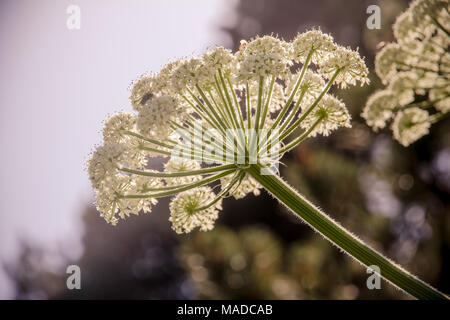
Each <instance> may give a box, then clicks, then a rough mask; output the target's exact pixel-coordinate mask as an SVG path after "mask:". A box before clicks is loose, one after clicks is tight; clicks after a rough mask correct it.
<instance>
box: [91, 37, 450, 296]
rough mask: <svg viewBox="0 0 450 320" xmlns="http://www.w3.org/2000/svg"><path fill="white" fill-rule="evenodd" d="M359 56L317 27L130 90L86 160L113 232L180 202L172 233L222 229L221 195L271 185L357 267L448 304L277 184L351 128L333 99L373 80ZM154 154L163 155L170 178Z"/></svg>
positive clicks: (170, 69) (194, 63)
mask: <svg viewBox="0 0 450 320" xmlns="http://www.w3.org/2000/svg"><path fill="white" fill-rule="evenodd" d="M367 74H368V70H367V68H366V65H365V63H364V61H363V59H361V57H360V55H359V53H358V52H357V51H354V50H351V49H350V48H345V47H341V46H339V45H337V44H336V43H335V42H334V40H333V38H332V37H330V36H329V35H326V34H323V33H322V32H320V31H319V30H311V31H308V32H306V33H303V34H299V35H298V36H297V37H296V38H295V39H294V40H293V41H291V42H286V41H283V40H280V39H278V38H276V37H272V36H264V37H258V38H255V39H253V40H252V41H250V42H248V43H247V42H245V41H242V42H241V47H240V49H239V50H238V51H237V52H236V53H232V52H231V51H230V50H227V49H224V48H222V47H218V48H216V49H213V50H210V51H208V52H206V53H205V54H204V55H203V56H201V57H193V58H189V59H182V60H177V61H173V62H170V63H168V64H167V65H166V66H164V67H163V68H162V69H161V71H160V72H159V73H158V74H155V75H153V74H151V75H145V76H143V77H141V78H140V79H139V80H137V81H136V83H135V84H134V86H133V89H132V93H131V97H130V101H131V105H132V107H133V109H134V110H135V111H136V112H137V115H136V114H134V113H127V112H120V113H118V114H115V115H113V116H112V117H111V118H109V119H108V120H107V121H106V123H105V127H104V129H103V136H104V142H105V144H104V145H103V146H100V147H98V148H97V150H96V151H95V152H94V153H93V155H92V157H91V158H90V160H89V161H88V172H89V176H90V179H91V182H92V185H93V187H94V188H95V189H96V190H97V191H96V205H97V209H98V211H99V212H100V215H101V216H102V217H103V218H105V220H106V221H107V222H109V223H111V224H113V225H115V224H117V223H118V221H119V219H120V218H122V219H125V218H127V217H128V216H129V215H131V214H138V213H139V212H150V211H151V209H152V206H153V205H155V204H156V203H157V200H158V198H161V197H172V198H171V202H170V205H169V208H170V218H169V221H170V222H171V224H172V228H173V229H174V230H175V231H176V232H177V233H188V232H191V231H192V230H194V229H196V228H199V229H200V230H201V231H208V230H211V229H212V228H213V227H214V223H215V221H216V219H217V218H218V215H219V212H220V210H221V209H222V200H223V198H225V197H234V198H236V199H240V198H243V197H245V196H246V195H248V194H249V193H253V194H254V195H259V194H260V190H261V189H263V188H264V189H266V190H267V191H268V192H269V193H271V194H272V195H273V196H274V197H275V198H277V199H278V200H279V201H280V202H281V203H283V204H284V205H285V206H286V207H288V208H289V209H291V210H292V212H293V213H295V214H297V215H298V216H300V217H301V218H302V219H303V220H304V221H305V222H307V223H308V224H309V225H311V227H312V228H313V229H315V230H316V231H318V232H319V233H321V234H322V235H323V236H324V237H326V238H327V239H328V240H330V241H331V242H332V243H334V244H335V245H337V246H338V247H339V248H341V249H343V250H344V251H346V252H347V253H348V254H349V255H351V256H352V257H354V258H355V259H357V260H358V261H360V262H361V263H363V264H365V265H367V266H371V265H377V266H378V267H380V270H381V271H380V272H381V275H382V276H383V277H385V278H386V279H387V280H389V281H391V282H392V283H393V284H394V285H396V286H398V287H399V288H401V289H403V290H405V291H406V292H409V293H410V294H412V295H413V296H415V297H418V298H445V296H444V295H443V294H441V293H440V292H438V291H436V290H435V289H433V288H431V287H430V286H428V285H426V284H425V283H423V282H421V281H420V280H418V279H417V278H415V277H413V276H411V275H410V274H409V273H407V272H406V271H404V270H402V269H401V268H400V267H398V266H396V265H395V264H394V263H392V262H391V261H389V260H388V259H386V258H385V257H383V256H382V255H380V254H379V253H377V252H375V251H374V250H373V249H371V248H369V247H368V246H367V245H366V244H364V243H363V242H361V241H360V240H358V239H357V238H356V237H354V236H353V235H351V234H350V233H349V232H348V231H346V230H345V229H343V228H342V227H341V226H339V225H338V224H337V223H336V222H335V221H333V220H332V219H331V218H329V217H328V216H327V215H326V214H325V213H323V212H322V211H320V210H319V209H318V208H316V207H315V206H314V205H312V204H311V203H309V202H308V201H307V200H305V199H304V198H303V197H302V196H301V195H300V194H299V193H297V192H296V191H295V190H293V189H292V188H290V187H289V186H288V185H287V184H286V182H284V181H283V180H282V179H281V178H280V177H279V175H278V174H279V172H278V165H279V161H280V159H281V158H282V157H283V155H284V154H285V153H286V152H289V151H290V150H292V149H294V148H295V147H296V146H297V145H298V144H299V143H301V142H302V141H304V140H306V139H309V138H312V137H315V136H317V135H324V136H328V135H329V134H330V133H331V132H332V131H333V130H335V129H338V128H339V127H350V115H349V113H348V111H347V109H346V107H345V105H344V103H343V102H342V101H341V100H339V99H338V98H336V97H335V96H333V95H331V94H329V93H328V91H329V90H330V88H331V87H332V86H333V85H336V86H339V87H341V88H347V87H349V86H353V85H356V84H357V83H359V84H361V85H364V84H366V83H368V78H367ZM151 157H164V158H167V163H166V164H165V166H164V170H163V171H155V170H148V169H146V168H147V164H148V160H149V158H151Z"/></svg>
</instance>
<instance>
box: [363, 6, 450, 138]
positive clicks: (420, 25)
mask: <svg viewBox="0 0 450 320" xmlns="http://www.w3.org/2000/svg"><path fill="white" fill-rule="evenodd" d="M393 31H394V36H395V38H396V40H397V42H396V43H390V44H387V45H386V46H385V47H384V48H383V49H382V50H381V51H380V52H379V53H378V54H377V56H376V59H375V71H376V73H377V75H378V76H379V77H380V78H381V80H382V81H383V83H384V84H386V85H387V87H386V88H385V89H383V90H381V91H377V92H376V93H374V94H373V95H372V96H371V97H369V99H368V100H367V103H366V106H365V108H364V110H363V112H362V117H363V118H364V119H365V120H366V122H367V124H368V125H369V126H371V127H372V128H373V129H374V130H375V131H377V130H379V129H383V128H384V127H385V126H386V123H387V122H388V121H389V120H390V119H392V118H394V120H393V121H392V126H391V128H392V131H393V134H394V138H395V139H396V140H398V141H399V142H400V143H401V144H402V145H404V146H408V145H409V144H411V143H413V142H415V141H416V140H418V139H420V138H421V137H422V136H424V135H426V134H428V132H429V131H428V129H429V127H430V126H431V124H433V123H435V122H437V121H439V120H440V119H442V118H443V117H445V116H447V115H448V114H449V112H450V53H449V50H448V48H449V46H450V15H449V2H448V0H415V1H413V2H412V3H411V5H410V7H409V8H408V9H407V10H406V11H405V12H403V13H402V14H401V15H400V16H398V17H397V20H396V22H395V24H394V26H393ZM418 121H421V122H420V123H419V122H418ZM411 122H414V123H415V124H414V125H412V123H411ZM414 131H416V132H414Z"/></svg>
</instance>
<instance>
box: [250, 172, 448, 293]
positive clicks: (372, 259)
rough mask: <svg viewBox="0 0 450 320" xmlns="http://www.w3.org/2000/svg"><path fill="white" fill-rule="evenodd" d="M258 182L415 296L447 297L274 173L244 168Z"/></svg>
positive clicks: (367, 263)
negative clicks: (362, 239)
mask: <svg viewBox="0 0 450 320" xmlns="http://www.w3.org/2000/svg"><path fill="white" fill-rule="evenodd" d="M247 170H248V173H249V174H251V175H252V176H253V177H254V178H255V179H256V180H257V181H258V182H259V183H261V184H262V185H263V186H264V187H265V188H266V190H267V191H268V192H270V193H271V194H272V195H273V196H274V197H275V198H277V199H278V200H279V201H280V202H281V203H282V204H284V205H285V206H286V207H288V208H289V209H290V210H292V211H293V212H294V213H295V214H297V215H298V216H300V218H302V219H303V220H304V221H305V222H306V223H308V224H309V225H310V226H311V227H312V228H313V229H314V230H316V231H317V232H319V233H320V234H321V235H322V236H324V237H325V238H326V239H328V240H329V241H330V242H332V243H333V244H335V245H336V246H338V247H339V248H341V249H342V250H344V251H345V252H346V253H348V254H349V255H350V256H352V257H353V258H355V259H356V260H357V261H359V262H360V263H362V264H364V265H366V266H373V265H375V266H377V267H379V268H380V273H381V276H382V277H383V278H384V279H386V280H387V281H389V282H391V283H392V284H394V285H395V286H397V287H398V288H400V289H402V290H404V291H405V292H407V293H409V294H410V295H412V296H414V297H416V298H418V299H448V297H447V296H446V295H444V294H443V293H441V292H439V291H438V290H436V289H434V288H433V287H431V286H430V285H428V284H426V283H425V282H423V281H421V280H419V279H418V278H416V277H415V276H413V275H411V274H410V273H408V272H407V271H406V270H404V269H402V268H401V267H400V266H398V265H396V264H395V263H394V262H392V261H390V260H389V259H387V258H385V257H384V256H383V255H381V254H380V253H378V252H377V251H375V250H374V249H372V248H370V247H369V246H368V245H366V244H365V243H364V242H362V241H361V240H359V239H358V238H356V237H355V236H353V235H352V234H351V233H350V232H349V231H347V230H346V229H344V228H343V227H342V226H340V225H339V224H338V223H337V222H335V221H334V220H333V219H331V218H330V217H329V216H328V215H326V214H325V213H323V212H322V211H321V210H319V209H318V208H317V207H315V206H314V205H313V204H311V203H310V202H309V201H308V200H306V199H305V198H304V197H303V196H301V195H300V194H299V193H298V192H296V191H295V190H294V189H292V188H291V187H290V186H289V185H288V184H287V183H286V182H285V181H284V180H283V179H281V178H280V177H279V176H277V175H262V174H261V166H259V165H251V166H250V167H249V168H248V169H247Z"/></svg>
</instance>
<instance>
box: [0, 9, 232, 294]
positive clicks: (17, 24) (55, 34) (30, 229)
mask: <svg viewBox="0 0 450 320" xmlns="http://www.w3.org/2000/svg"><path fill="white" fill-rule="evenodd" d="M233 2H234V1H226V0H215V1H213V0H190V1H183V0H179V1H176V0H165V1H163V0H160V1H156V0H155V1H148V0H147V1H144V0H142V1H138V0H133V1H127V0H96V1H88V0H71V1H61V0H60V1H55V0H53V1H49V0H45V1H44V0H41V1H31V0H30V1H25V0H20V1H17V0H10V1H3V0H2V2H1V4H0V45H1V50H0V70H1V71H0V147H1V151H2V158H1V160H0V161H1V166H0V191H1V201H0V262H2V263H3V262H8V261H11V260H12V259H14V257H15V256H16V254H17V253H18V248H19V245H20V240H27V241H32V242H33V243H34V244H36V245H42V246H45V248H48V250H57V249H58V248H64V247H65V246H69V247H70V248H71V251H72V252H73V254H80V253H81V250H80V247H79V241H80V237H81V236H82V231H81V230H80V227H81V213H82V210H83V209H84V208H85V206H86V204H88V203H91V202H92V201H93V197H92V195H93V192H92V189H91V187H90V184H89V180H88V177H87V174H86V173H85V171H84V163H85V161H86V159H87V157H88V155H89V152H90V151H91V150H92V149H93V147H94V145H95V144H99V143H101V134H100V131H101V128H102V127H101V126H102V121H103V120H105V118H106V117H107V115H108V114H112V113H114V112H116V111H120V110H128V111H130V110H131V108H130V107H129V103H128V96H129V92H128V87H129V85H130V83H131V82H132V80H134V79H135V78H137V77H138V76H139V75H140V74H142V73H144V72H146V71H154V72H156V71H158V70H159V68H160V67H161V66H162V65H164V64H165V63H166V62H167V61H169V60H170V59H172V58H177V57H182V56H187V55H191V54H201V53H202V52H203V51H204V50H205V49H206V48H207V47H212V46H215V45H224V46H230V45H231V43H230V39H229V37H228V35H227V34H224V33H223V32H221V31H220V26H223V25H225V23H226V24H227V25H228V24H232V23H233V20H234V19H233V15H234V12H233V5H234V4H233ZM225 3H226V4H225ZM71 4H74V5H78V6H79V7H80V9H81V29H80V30H71V31H70V30H68V29H67V26H66V20H67V18H68V16H69V15H68V14H67V13H66V9H67V7H68V6H69V5H71ZM77 248H78V249H77ZM12 294H13V291H12V286H11V283H9V282H8V279H7V278H6V276H5V274H4V272H3V271H2V268H1V267H0V298H10V297H11V296H12Z"/></svg>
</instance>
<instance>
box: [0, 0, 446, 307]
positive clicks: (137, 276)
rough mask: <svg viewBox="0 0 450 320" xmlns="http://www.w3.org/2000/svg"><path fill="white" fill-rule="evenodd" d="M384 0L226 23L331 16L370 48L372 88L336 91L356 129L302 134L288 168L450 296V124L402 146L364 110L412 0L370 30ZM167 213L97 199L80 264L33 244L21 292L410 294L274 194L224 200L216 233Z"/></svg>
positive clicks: (303, 24) (290, 27)
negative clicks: (72, 274)
mask: <svg viewBox="0 0 450 320" xmlns="http://www.w3.org/2000/svg"><path fill="white" fill-rule="evenodd" d="M372 2H374V1H371V2H368V1H360V0H347V1H345V4H344V2H343V1H333V0H320V1H319V0H318V1H290V0H241V1H238V2H236V3H234V4H233V5H234V6H235V12H236V14H237V20H236V21H235V24H234V27H232V28H230V27H227V28H224V30H225V31H226V32H228V33H229V35H230V36H231V37H232V39H233V43H234V48H233V49H237V47H238V46H239V41H240V40H241V39H249V38H251V37H253V36H255V35H257V34H259V35H263V34H277V35H279V36H280V37H283V38H285V39H287V40H290V39H292V38H293V37H294V35H295V34H296V33H297V32H303V31H305V30H307V29H309V28H312V27H319V26H320V27H321V29H322V30H323V31H324V32H328V33H331V34H332V35H333V36H334V38H335V39H336V41H337V42H338V43H339V44H343V45H350V46H352V47H359V48H360V51H361V53H362V55H363V56H365V57H366V62H367V64H368V65H369V67H370V69H371V74H372V83H371V85H370V86H367V87H364V88H355V89H351V90H345V91H344V90H336V92H334V93H336V94H337V95H338V96H339V97H341V98H343V99H344V100H345V102H346V104H347V106H348V108H349V110H350V112H351V114H352V117H353V128H351V129H340V130H338V131H337V132H335V133H334V134H333V135H332V136H331V137H328V138H316V139H311V140H309V141H307V142H306V143H303V144H302V145H301V146H300V147H299V148H297V149H296V150H294V151H293V152H291V153H290V154H289V155H287V156H286V157H285V158H284V159H283V163H284V165H283V166H282V168H281V174H282V176H284V177H285V178H286V179H287V180H288V181H289V182H290V184H292V185H293V186H294V187H295V188H297V189H298V190H299V191H300V192H302V193H303V194H304V195H305V196H306V197H307V198H308V199H310V200H311V201H313V202H314V203H316V204H318V205H319V206H320V207H321V208H323V209H324V210H325V211H326V212H327V213H329V214H330V215H331V216H333V217H334V218H335V219H337V220H338V221H339V222H340V223H341V224H342V225H344V226H345V227H347V228H348V229H349V230H351V231H352V232H353V233H355V234H356V235H358V236H360V237H361V238H362V239H363V240H364V241H366V242H368V243H370V244H371V245H372V246H373V247H375V248H377V249H378V250H380V251H382V252H383V253H385V254H387V255H388V256H389V257H391V258H392V259H394V260H395V261H397V262H399V263H400V264H402V265H403V266H404V267H405V268H407V269H408V270H410V271H411V272H413V273H415V274H417V275H418V276H420V277H421V278H422V279H423V280H425V281H427V282H429V283H431V284H433V285H434V286H437V287H438V288H439V289H440V290H442V291H444V292H447V293H449V292H450V279H449V274H448V270H449V264H450V260H449V259H450V252H449V245H450V232H449V231H450V218H449V211H450V197H449V194H450V131H449V130H448V128H449V126H450V121H449V119H446V120H445V121H441V122H440V123H438V124H437V125H435V126H433V129H432V130H431V133H430V134H429V135H428V136H426V137H424V138H422V139H421V140H419V141H418V142H416V143H414V144H413V145H412V146H410V147H408V148H403V147H401V146H400V145H399V144H398V143H397V142H395V141H393V140H392V139H391V137H390V133H388V132H386V131H385V132H383V131H382V132H380V133H376V134H375V133H373V132H372V131H371V130H370V128H369V127H367V126H366V125H365V123H364V121H363V120H362V119H361V117H360V116H359V114H360V112H361V110H362V107H363V105H364V103H365V100H366V99H367V97H368V95H369V94H370V93H372V92H374V91H375V90H376V89H377V88H379V87H380V82H379V80H378V79H377V78H376V76H375V75H374V72H373V60H374V55H375V53H376V51H377V47H378V44H379V43H380V42H389V41H391V40H392V39H393V37H392V30H391V25H392V23H393V21H394V20H395V17H396V16H397V15H398V14H399V13H400V12H401V11H402V10H404V9H405V8H406V7H407V1H387V0H383V1H381V0H380V1H375V2H376V4H378V5H379V6H380V7H381V21H382V28H381V29H380V30H369V29H367V28H366V25H365V23H366V19H367V17H368V15H367V14H366V9H367V7H368V6H369V5H370V4H374V3H372ZM223 19H227V17H223ZM386 130H388V129H386ZM154 165H160V164H156V163H154ZM167 218H168V208H167V202H165V201H161V203H160V204H159V205H158V207H157V209H156V210H154V212H153V213H151V214H150V215H140V216H138V217H132V218H130V219H129V220H128V221H126V222H123V223H121V224H119V226H117V227H115V228H113V227H111V226H109V225H107V224H105V223H104V222H103V221H102V220H101V219H100V218H99V217H98V214H97V213H96V212H95V209H94V208H93V207H92V206H90V207H88V208H87V209H86V212H85V214H84V225H85V236H84V239H83V245H84V254H83V256H82V257H81V258H80V259H79V260H78V261H67V260H66V261H65V263H63V264H61V265H59V266H54V265H52V264H51V263H49V262H48V261H46V258H45V252H43V251H42V250H41V249H39V248H36V247H34V246H33V244H30V243H24V245H23V252H22V255H21V257H20V259H19V260H18V261H17V262H16V263H13V264H10V265H8V266H7V268H8V270H9V273H10V275H11V277H12V278H13V279H14V281H15V283H16V287H17V298H22V299H26V298H58V299H71V298H78V299H80V298H81V299H89V298H141V299H147V298H149V299H157V298H162V299H164V298H173V299H178V298H185V299H195V298H206V299H237V298H243V299H317V298H322V299H408V297H407V296H406V295H405V294H403V293H402V292H400V291H398V290H396V289H394V288H393V287H392V286H390V285H389V284H387V283H386V282H383V283H382V290H369V289H367V287H366V279H367V277H368V274H367V273H366V269H365V268H364V267H362V266H361V265H359V264H358V263H356V262H354V261H353V260H351V259H350V258H349V257H347V256H346V255H344V254H343V253H342V252H340V251H339V250H337V249H336V248H335V247H333V246H332V245H330V244H329V243H328V242H327V241H326V240H324V239H323V238H322V237H321V236H319V235H318V234H316V233H314V232H313V231H312V230H311V229H310V228H309V227H308V226H306V225H305V224H303V223H301V222H300V221H299V220H298V219H297V218H296V217H294V216H293V215H291V214H289V213H288V212H287V211H286V210H285V209H284V208H283V207H282V206H280V205H279V204H278V203H277V201H275V200H274V199H272V198H271V197H270V196H269V195H268V194H267V193H265V192H264V193H263V194H262V195H261V196H259V197H257V198H256V197H254V196H252V195H250V196H247V197H246V198H245V199H244V200H240V201H236V200H232V199H228V200H225V202H224V210H223V212H222V213H221V217H220V218H219V221H218V223H217V227H216V228H215V229H214V230H213V231H211V232H207V233H203V232H199V231H196V232H193V233H192V234H189V235H185V236H176V235H175V233H173V232H172V231H171V230H170V226H169V222H168V221H167ZM59 255H60V256H61V257H64V252H61V253H59ZM68 264H77V265H79V266H80V268H81V270H82V290H72V291H69V290H67V289H66V282H65V281H66V277H67V275H66V274H65V268H66V266H67V265H68Z"/></svg>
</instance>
